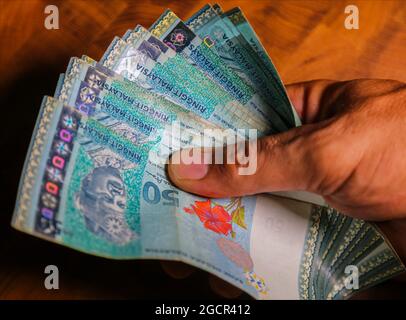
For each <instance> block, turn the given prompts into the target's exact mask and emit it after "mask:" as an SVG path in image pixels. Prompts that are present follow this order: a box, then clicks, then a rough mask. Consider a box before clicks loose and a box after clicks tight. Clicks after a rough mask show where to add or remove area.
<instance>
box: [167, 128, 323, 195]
mask: <svg viewBox="0 0 406 320" xmlns="http://www.w3.org/2000/svg"><path fill="white" fill-rule="evenodd" d="M319 127H320V124H312V125H304V126H301V127H298V128H294V129H291V130H289V131H287V132H284V133H281V134H278V135H273V136H268V137H264V138H261V139H258V140H255V141H252V142H250V143H249V145H248V146H246V148H245V149H246V150H245V152H247V151H248V157H247V158H248V159H249V163H248V164H247V163H244V164H242V163H241V161H239V159H238V158H237V157H236V158H234V161H231V163H230V161H223V163H217V161H216V163H213V164H211V163H212V162H214V161H212V160H213V159H215V157H214V154H215V153H216V152H219V151H222V152H223V155H225V154H227V153H228V152H229V150H230V146H228V147H226V148H222V149H220V150H219V149H212V150H210V151H208V152H206V153H204V151H202V150H201V149H186V150H181V151H177V152H175V153H174V154H173V155H172V157H171V159H170V161H169V165H168V174H169V177H170V179H171V180H172V182H173V183H174V184H175V185H176V186H177V187H179V188H180V189H183V190H185V191H188V192H190V193H194V194H199V195H202V196H206V197H214V198H222V197H231V196H242V195H249V194H255V193H262V192H272V191H287V190H308V191H313V192H317V191H316V190H311V189H312V186H311V185H312V183H311V182H312V179H313V177H314V173H315V172H317V160H316V159H315V158H314V155H313V153H312V152H311V146H312V134H311V133H312V132H314V131H317V130H318V128H319ZM226 149H227V150H226ZM233 149H234V150H235V149H238V148H237V146H231V150H233ZM195 153H199V154H200V153H201V156H198V157H197V158H199V159H200V160H201V161H194V162H193V163H191V164H189V163H190V161H185V157H184V156H185V154H186V155H188V158H189V156H191V155H193V154H195ZM224 158H226V157H225V156H223V159H224ZM175 159H176V160H175ZM189 159H190V158H189ZM247 166H253V167H254V170H245V171H244V170H241V168H244V167H245V168H246V167H247ZM242 172H244V173H243V174H242ZM246 172H249V174H248V175H247V174H246Z"/></svg>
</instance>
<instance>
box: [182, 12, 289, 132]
mask: <svg viewBox="0 0 406 320" xmlns="http://www.w3.org/2000/svg"><path fill="white" fill-rule="evenodd" d="M186 25H187V26H188V27H189V28H190V29H191V30H192V31H193V32H195V33H196V34H197V35H198V36H199V37H200V38H202V39H206V41H207V39H210V41H211V42H212V43H213V46H212V49H213V50H215V51H216V53H217V54H218V55H219V56H220V57H221V58H222V60H223V61H224V62H225V63H226V64H227V65H229V66H230V67H231V68H232V69H233V70H235V71H236V72H238V74H239V76H240V77H242V78H244V79H246V80H247V81H248V82H249V83H250V84H251V85H252V86H253V87H254V88H256V89H257V90H258V92H259V93H260V94H262V95H263V96H264V97H266V98H267V101H270V103H271V105H272V106H273V108H275V109H276V110H277V111H278V112H280V113H281V114H282V115H283V116H284V118H285V119H286V121H287V122H288V123H289V124H290V126H291V127H293V126H295V125H296V123H295V121H294V120H295V119H294V112H295V111H294V109H293V108H292V106H291V104H290V102H289V99H287V96H286V93H285V92H284V89H283V87H280V86H279V85H278V84H279V83H278V82H275V79H274V78H273V77H272V76H273V75H272V74H269V73H268V72H267V71H268V69H267V68H266V67H265V65H264V63H263V62H262V60H261V59H259V58H258V55H257V54H255V52H254V51H253V49H252V48H251V46H250V45H249V44H248V42H247V41H246V40H245V38H244V37H243V36H242V35H241V34H240V32H239V31H238V29H237V28H236V27H235V26H234V24H233V23H232V22H231V21H230V20H229V19H222V18H221V17H220V16H219V15H217V13H216V11H215V10H214V9H213V8H212V7H211V6H210V5H206V6H204V7H203V8H202V9H201V10H199V11H198V12H197V13H196V14H194V15H193V16H192V17H191V18H190V19H189V20H187V21H186Z"/></svg>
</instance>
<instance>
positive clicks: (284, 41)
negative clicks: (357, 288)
mask: <svg viewBox="0 0 406 320" xmlns="http://www.w3.org/2000/svg"><path fill="white" fill-rule="evenodd" d="M219 2H220V3H221V4H222V6H223V7H224V8H225V9H228V8H231V7H234V6H240V7H241V8H242V9H243V11H244V12H245V14H246V15H247V17H248V18H249V20H250V22H251V23H252V25H253V26H254V28H255V30H256V31H257V33H258V35H259V36H260V38H261V39H262V41H263V43H264V45H265V46H266V48H267V50H268V51H269V52H270V54H271V57H272V59H273V61H274V63H275V64H276V66H277V68H278V70H279V71H280V73H281V76H282V79H283V80H284V82H285V83H289V82H294V81H302V80H309V79H314V78H333V79H350V78H359V77H375V78H392V79H398V80H402V81H405V80H406V72H405V70H406V68H405V67H406V59H405V57H406V46H405V44H406V26H405V21H406V6H405V3H404V1H402V0H399V1H373V0H370V1H368V0H365V1H356V0H352V1H276V0H273V1H219ZM48 4H55V5H57V6H58V7H59V14H60V30H47V29H45V28H44V18H45V14H44V8H45V6H46V5H48ZM204 4H205V1H192V0H191V1H185V0H183V1H153V0H149V1H148V0H143V1H137V0H132V1H130V0H128V1H124V0H123V1H121V0H106V1H94V0H93V1H78V0H76V1H75V0H70V1H69V0H68V1H60V0H59V1H55V0H52V1H50V0H32V1H31V0H26V1H22V0H14V1H11V0H0V95H1V98H0V99H1V100H0V101H1V116H0V119H1V120H0V121H1V126H0V134H1V135H0V143H1V146H0V150H1V151H0V152H1V156H0V158H1V163H0V175H1V195H2V196H1V202H0V204H1V211H0V299H1V298H2V299H15V298H23V299H25V298H28V299H38V298H49V299H60V298H73V299H79V298H164V297H170V298H210V297H211V298H212V297H217V296H216V295H215V294H214V293H213V292H212V290H211V289H210V285H209V282H208V280H207V279H208V278H207V274H206V273H205V272H203V271H197V272H195V273H194V274H192V275H191V276H190V277H189V278H188V279H185V280H175V279H172V278H170V277H168V276H167V275H166V274H165V273H164V272H163V271H162V269H161V267H160V265H159V263H158V262H156V261H109V260H105V259H101V258H96V257H91V256H88V255H84V254H81V253H78V252H75V251H73V250H69V249H66V248H63V247H60V246H57V245H53V244H50V243H47V242H45V241H42V240H38V239H35V238H32V237H30V236H27V235H24V234H22V233H19V232H17V231H14V230H12V229H11V228H10V226H9V225H10V219H11V214H12V210H13V206H14V200H15V195H16V190H17V184H18V180H19V176H20V172H21V168H22V164H23V161H24V157H25V153H26V150H27V147H28V143H29V139H30V137H31V132H32V129H33V126H34V122H35V118H36V115H37V112H38V108H39V104H40V101H41V99H42V96H43V95H45V94H48V95H52V94H53V91H54V88H55V85H56V81H57V79H58V75H59V73H61V72H64V70H65V67H66V65H67V63H68V61H69V58H70V57H71V56H81V55H82V54H84V53H86V54H87V55H89V56H92V57H94V58H96V59H98V58H100V56H101V55H102V53H103V52H104V50H105V49H106V48H107V46H108V44H109V43H110V41H111V40H112V38H113V37H114V36H115V35H122V34H123V33H124V32H125V31H126V30H127V29H129V28H133V27H134V26H135V25H136V24H137V23H140V24H143V25H144V26H146V27H148V26H149V25H150V24H151V23H152V22H153V21H154V20H155V19H156V18H158V16H159V15H160V13H161V12H162V11H163V10H164V9H165V8H166V7H170V8H171V9H173V10H174V11H175V12H176V13H178V15H179V16H180V17H181V18H187V17H189V16H190V15H191V14H192V13H193V12H194V11H196V10H198V9H199V8H200V7H201V6H203V5H204ZM347 4H356V5H357V6H358V8H359V10H360V29H359V30H352V31H350V30H346V29H345V28H344V24H343V23H344V19H345V15H344V8H345V6H346V5H347ZM48 264H55V265H57V266H58V267H59V270H60V287H61V289H60V290H58V291H47V290H45V289H44V286H43V280H44V273H43V272H44V268H45V266H46V265H48ZM382 287H384V288H388V286H387V285H383V286H382ZM370 294H371V295H370V296H373V297H378V298H390V297H402V296H403V297H406V290H405V287H404V286H402V285H396V286H395V287H393V288H392V287H391V289H390V290H386V291H377V290H374V292H372V293H370ZM242 297H247V296H245V295H243V296H242Z"/></svg>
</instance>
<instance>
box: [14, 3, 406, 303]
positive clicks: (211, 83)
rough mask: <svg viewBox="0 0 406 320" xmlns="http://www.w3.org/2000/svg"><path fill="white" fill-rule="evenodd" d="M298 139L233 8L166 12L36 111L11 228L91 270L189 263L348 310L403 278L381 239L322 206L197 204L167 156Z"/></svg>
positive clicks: (268, 64)
mask: <svg viewBox="0 0 406 320" xmlns="http://www.w3.org/2000/svg"><path fill="white" fill-rule="evenodd" d="M297 125H300V120H299V118H298V116H297V115H296V113H295V111H294V108H293V107H292V105H291V103H290V101H289V99H288V96H287V94H286V92H285V89H284V86H283V84H282V82H281V80H280V78H279V76H278V73H277V72H276V69H275V67H274V65H273V63H272V61H271V59H270V57H269V56H268V54H267V52H266V50H265V49H264V47H263V46H262V44H261V42H260V40H259V39H258V37H257V35H256V33H255V32H254V30H253V28H252V27H251V25H250V24H249V22H248V20H247V18H246V17H245V16H244V14H243V13H242V11H241V10H240V9H239V8H234V9H231V10H229V11H227V12H224V11H223V10H222V9H221V8H220V6H218V5H214V6H211V5H206V6H205V7H203V8H202V9H201V10H199V11H198V12H197V13H196V14H194V15H193V16H192V17H191V18H189V19H188V20H186V21H182V20H181V19H180V18H179V17H178V16H177V15H176V14H175V13H174V12H172V11H170V10H166V11H165V12H164V13H163V14H162V15H161V16H160V17H159V19H158V20H157V21H156V22H155V23H154V24H153V25H152V26H151V27H150V28H149V29H146V28H144V27H142V26H140V25H138V26H136V27H135V29H133V30H128V31H127V32H126V33H125V34H124V35H123V36H122V37H121V38H119V37H116V38H115V39H114V40H113V42H112V43H111V45H110V46H109V48H108V49H107V50H106V52H105V54H104V56H103V57H102V58H101V60H100V61H98V62H97V61H95V60H93V59H92V58H90V57H87V56H83V57H81V58H72V59H71V60H70V63H69V65H68V67H67V70H66V72H65V74H62V75H61V76H60V79H59V82H58V84H57V88H56V92H55V94H54V97H44V99H43V102H42V106H41V110H40V113H39V116H38V120H37V123H36V126H35V129H34V133H33V136H32V140H31V144H30V147H29V151H28V155H27V158H26V162H25V165H24V169H23V173H22V176H21V182H20V186H19V192H18V198H17V203H16V209H15V212H14V216H13V221H12V225H13V226H14V227H15V228H17V229H19V230H21V231H24V232H27V233H29V234H32V235H35V236H37V237H40V238H44V239H46V240H49V241H53V242H56V243H59V244H62V245H65V246H68V247H71V248H74V249H77V250H80V251H83V252H86V253H89V254H93V255H97V256H102V257H107V258H112V259H167V260H178V261H183V262H185V263H188V264H190V265H193V266H196V267H199V268H201V269H203V270H206V271H208V272H211V273H213V274H215V275H217V276H218V277H220V278H222V279H224V280H225V281H228V282H230V283H231V284H233V285H235V286H237V287H239V288H241V289H242V290H244V291H245V292H247V293H248V294H249V295H251V296H253V297H254V298H257V299H343V298H347V297H349V296H351V295H352V294H353V293H354V292H356V290H360V289H364V288H367V287H370V286H372V285H375V284H376V283H378V282H381V281H383V280H385V279H388V278H390V277H393V276H395V275H397V274H398V273H400V272H402V271H404V270H405V268H404V266H403V265H402V263H401V261H400V260H399V258H398V256H397V255H396V253H395V252H394V250H393V249H392V247H391V246H390V244H389V243H388V242H387V241H386V240H385V239H384V237H383V236H382V234H381V233H380V232H379V230H378V229H377V228H376V226H374V225H373V224H370V223H367V222H364V221H362V220H356V219H351V218H348V217H345V216H343V215H341V214H339V213H338V212H337V211H335V210H334V209H332V208H329V207H328V206H324V205H322V204H321V205H320V204H315V203H311V202H306V201H299V200H298V199H297V198H296V199H293V198H289V197H286V196H285V197H280V196H275V195H258V196H250V197H239V198H228V199H207V198H201V197H198V196H195V195H191V194H188V193H186V192H183V191H181V190H179V189H177V188H176V187H174V186H173V185H172V184H171V182H170V181H169V180H168V178H167V174H166V171H165V163H166V161H167V159H168V157H169V155H170V154H171V153H173V151H175V150H178V149H181V148H185V147H193V146H201V145H202V141H203V140H204V141H206V140H207V141H212V140H213V139H214V138H216V135H217V134H218V132H223V131H227V132H230V130H231V131H232V132H237V135H238V136H239V137H241V138H242V139H247V138H249V134H248V133H249V132H250V129H255V130H256V133H257V135H258V136H263V135H268V134H273V133H278V132H282V131H285V130H288V129H289V128H292V127H294V126H297ZM206 129H213V130H212V131H211V132H212V133H211V135H212V136H210V134H209V138H210V139H202V132H205V130H206ZM206 131H209V130H206ZM211 138H213V139H211ZM204 143H205V142H203V144H204ZM207 143H209V142H207ZM302 200H303V199H302ZM27 241H28V240H27Z"/></svg>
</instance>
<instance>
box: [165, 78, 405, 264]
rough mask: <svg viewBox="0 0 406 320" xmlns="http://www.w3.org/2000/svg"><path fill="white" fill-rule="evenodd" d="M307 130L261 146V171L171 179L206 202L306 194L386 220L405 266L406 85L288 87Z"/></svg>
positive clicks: (213, 171)
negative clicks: (297, 192) (290, 192)
mask: <svg viewBox="0 0 406 320" xmlns="http://www.w3.org/2000/svg"><path fill="white" fill-rule="evenodd" d="M287 90H288V94H289V97H290V98H291V101H292V103H293V105H294V106H295V108H296V110H297V111H298V113H299V115H300V117H301V119H302V120H303V123H304V125H303V126H301V127H298V128H294V129H291V130H289V131H287V132H284V133H281V134H278V135H274V136H269V137H264V138H261V139H259V140H258V141H257V151H258V154H257V170H256V172H255V173H254V174H253V175H248V176H243V175H239V174H238V170H237V169H238V167H239V164H238V163H237V164H213V165H206V164H191V165H186V164H183V163H181V164H170V165H169V167H168V173H169V176H170V178H171V180H172V182H173V183H174V184H175V185H176V186H178V187H179V188H181V189H184V190H186V191H188V192H191V193H195V194H199V195H203V196H207V197H229V196H241V195H248V194H255V193H262V192H272V191H287V190H306V191H310V192H314V193H317V194H320V195H322V196H323V197H324V199H325V200H326V201H327V203H329V204H330V205H331V206H333V207H335V208H336V209H338V210H340V211H341V212H342V213H344V214H347V215H350V216H352V217H356V218H362V219H364V220H375V221H382V223H380V224H379V225H380V227H381V229H382V230H383V232H384V233H385V234H386V235H387V236H388V237H389V240H390V241H391V243H392V244H393V246H394V247H395V249H396V250H397V251H398V253H399V255H400V256H401V258H402V259H403V261H406V238H405V237H404V234H405V232H406V188H405V186H406V152H405V150H406V138H405V137H406V85H405V84H404V83H401V82H397V81H391V80H354V81H345V82H334V81H327V80H316V81H310V82H305V83H298V84H293V85H290V86H287Z"/></svg>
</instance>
